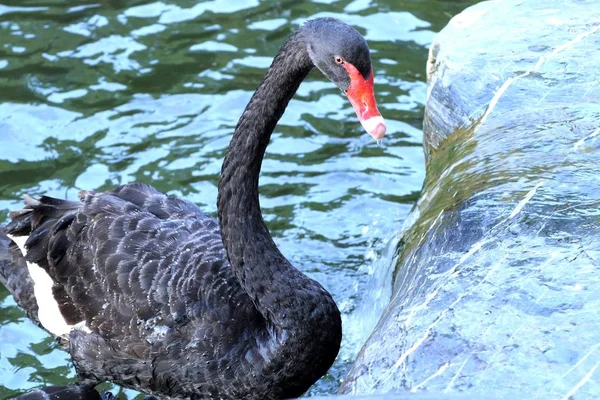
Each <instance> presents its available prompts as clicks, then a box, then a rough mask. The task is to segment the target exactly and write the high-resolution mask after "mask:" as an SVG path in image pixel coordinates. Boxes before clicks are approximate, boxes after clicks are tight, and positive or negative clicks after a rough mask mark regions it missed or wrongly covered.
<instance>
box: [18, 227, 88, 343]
mask: <svg viewBox="0 0 600 400" xmlns="http://www.w3.org/2000/svg"><path fill="white" fill-rule="evenodd" d="M7 236H8V237H9V239H10V240H12V241H13V242H15V244H16V245H17V246H19V249H20V250H21V253H23V257H25V256H26V255H27V249H26V248H25V242H26V241H27V238H28V237H29V236H12V235H7ZM27 270H28V271H29V276H31V279H32V280H33V294H34V296H35V301H36V302H37V305H38V308H39V310H38V318H39V320H40V323H41V324H42V326H43V327H44V328H45V329H46V330H47V331H48V332H50V333H52V334H53V335H55V336H62V337H66V338H68V335H69V332H70V331H71V329H73V328H74V327H77V328H78V329H82V328H84V327H85V329H82V330H84V331H85V330H86V329H87V327H86V326H85V321H82V322H79V323H78V324H75V325H69V324H68V323H67V321H65V318H64V317H63V315H62V313H61V312H60V309H59V308H58V303H57V302H56V299H55V298H54V294H53V293H52V286H53V284H54V283H53V282H52V278H50V276H49V275H48V274H47V273H46V271H44V269H43V268H41V267H40V266H39V265H37V264H35V263H31V262H29V261H27ZM87 331H88V332H89V329H87Z"/></svg>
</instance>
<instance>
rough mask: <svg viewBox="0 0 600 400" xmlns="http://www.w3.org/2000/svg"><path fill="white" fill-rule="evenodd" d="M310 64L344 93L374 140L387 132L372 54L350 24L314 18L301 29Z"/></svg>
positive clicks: (331, 19)
mask: <svg viewBox="0 0 600 400" xmlns="http://www.w3.org/2000/svg"><path fill="white" fill-rule="evenodd" d="M302 31H303V33H304V38H305V40H306V42H307V49H308V55H309V57H310V59H311V61H312V62H313V64H314V65H315V66H316V67H317V68H318V69H319V70H320V71H321V72H323V74H324V75H325V76H326V77H327V78H329V79H330V80H331V81H332V82H333V83H335V85H336V86H337V87H338V88H340V90H342V92H344V94H345V95H346V96H347V97H348V100H350V104H352V107H354V111H355V112H356V115H357V116H358V120H359V121H360V123H361V124H362V126H363V128H364V129H365V130H366V131H367V132H368V133H369V134H370V135H371V136H372V137H373V138H375V139H376V140H379V139H381V138H382V137H383V135H384V134H385V131H386V125H385V120H384V119H383V117H382V116H381V114H380V113H379V111H378V110H377V102H376V101H375V92H374V90H373V69H372V67H371V53H370V51H369V46H368V45H367V42H366V41H365V39H364V38H363V37H362V35H361V34H360V33H358V31H357V30H356V29H354V28H352V27H351V26H350V25H348V24H346V23H344V22H342V21H340V20H337V19H335V18H317V19H313V20H310V21H308V22H307V23H306V24H305V25H304V26H303V28H302Z"/></svg>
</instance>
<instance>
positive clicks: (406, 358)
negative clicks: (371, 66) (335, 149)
mask: <svg viewBox="0 0 600 400" xmlns="http://www.w3.org/2000/svg"><path fill="white" fill-rule="evenodd" d="M599 48H600V6H599V5H598V3H597V2H596V1H574V0H571V1H558V0H556V1H542V0H525V1H523V0H521V1H517V0H504V1H494V2H484V3H480V4H478V5H476V6H473V7H471V8H469V9H467V10H466V11H464V12H463V13H462V14H460V15H458V16H456V17H455V18H454V19H453V20H452V21H451V22H450V23H449V25H448V26H447V27H446V28H445V29H444V30H443V31H442V32H441V33H440V34H439V35H438V36H437V37H436V40H435V41H434V43H433V45H432V48H431V53H430V60H429V63H428V74H429V86H428V98H427V105H426V107H427V108H426V113H425V121H424V136H425V143H424V147H425V150H426V154H427V157H428V166H427V177H426V181H425V184H424V189H423V193H422V197H421V199H420V201H419V203H418V204H417V206H416V207H415V209H414V210H413V212H412V215H411V216H410V217H409V221H410V222H409V223H408V224H407V228H406V230H405V231H404V232H403V233H402V237H401V238H400V240H399V247H398V262H397V266H396V270H395V271H394V276H393V279H394V281H393V295H392V299H391V302H390V305H389V307H388V308H387V310H386V311H385V313H384V315H383V317H382V318H381V320H380V321H379V323H378V325H377V327H376V328H375V331H374V333H373V334H372V336H371V337H370V339H369V340H368V342H367V343H366V345H365V346H364V347H363V349H362V350H361V352H360V354H359V357H358V359H357V361H356V363H355V365H354V366H353V368H352V370H351V371H350V373H349V375H348V377H347V379H346V380H345V381H344V384H343V385H342V388H341V390H340V392H341V393H346V394H368V393H386V392H407V391H417V392H419V391H427V392H429V393H447V394H454V395H456V394H459V393H467V394H470V395H478V396H479V395H486V396H487V395H489V394H494V395H496V396H500V397H504V396H506V395H508V394H509V393H512V394H514V393H518V396H517V397H518V398H565V399H566V398H575V399H583V398H598V396H600V380H599V379H598V377H599V376H600V371H598V368H599V367H600V333H599V332H600V331H599V330H598V321H599V310H600V274H599V272H600V69H599V68H598V65H600V52H599V51H598V49H599ZM438 398H443V397H442V396H440V397H438Z"/></svg>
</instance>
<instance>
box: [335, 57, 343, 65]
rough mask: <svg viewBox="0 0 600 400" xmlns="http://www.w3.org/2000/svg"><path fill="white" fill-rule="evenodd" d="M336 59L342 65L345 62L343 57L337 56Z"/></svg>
mask: <svg viewBox="0 0 600 400" xmlns="http://www.w3.org/2000/svg"><path fill="white" fill-rule="evenodd" d="M334 59H335V63H336V64H340V65H342V64H344V59H343V58H342V57H340V56H335V57H334Z"/></svg>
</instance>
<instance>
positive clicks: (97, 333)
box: [0, 18, 386, 399]
mask: <svg viewBox="0 0 600 400" xmlns="http://www.w3.org/2000/svg"><path fill="white" fill-rule="evenodd" d="M314 66H316V67H317V68H318V69H319V70H321V71H322V72H323V73H324V74H325V75H326V76H327V77H328V78H329V79H330V80H332V81H333V82H334V83H335V84H336V85H337V87H338V88H340V89H341V90H342V91H343V92H344V93H345V94H346V95H347V97H348V98H349V100H350V102H351V103H352V106H353V107H354V109H355V111H356V113H357V115H358V118H359V120H360V122H361V123H362V125H363V127H364V128H365V129H366V130H367V132H368V133H370V134H371V136H373V137H374V138H376V139H380V138H381V137H382V136H383V135H384V133H385V130H386V127H385V122H384V120H383V118H382V117H381V115H380V114H379V112H378V110H377V105H376V102H375V97H374V93H373V72H372V70H371V56H370V53H369V48H368V46H367V43H366V42H365V40H364V38H363V37H362V36H361V35H360V34H359V33H358V32H357V31H356V30H354V29H353V28H351V27H350V26H348V25H346V24H345V23H343V22H341V21H339V20H336V19H332V18H319V19H314V20H311V21H308V22H307V23H306V24H305V25H304V26H303V27H301V28H300V29H299V30H298V31H297V32H296V33H294V34H293V35H292V36H291V37H290V38H289V39H288V40H287V41H286V43H285V44H284V45H283V46H282V47H281V49H280V50H279V52H278V54H277V56H276V57H275V59H274V61H273V63H272V65H271V67H270V68H269V70H268V72H267V74H266V76H265V78H264V80H263V81H262V83H261V84H260V85H259V87H258V89H257V90H256V92H255V93H254V95H253V96H252V99H251V100H250V102H249V103H248V105H247V107H246V109H245V111H244V112H243V114H242V116H241V117H240V120H239V122H238V124H237V126H236V128H235V132H234V134H233V138H232V140H231V143H230V145H229V149H228V151H227V155H226V156H225V160H224V162H223V167H222V170H221V180H220V184H219V189H218V193H219V194H218V202H217V203H218V217H219V221H217V220H216V219H214V218H211V217H209V216H207V215H205V214H203V213H202V212H201V211H200V210H199V209H198V207H197V206H195V205H194V204H192V203H190V202H187V201H184V200H180V199H177V198H174V197H172V196H166V195H164V194H162V193H160V192H158V191H157V190H155V189H154V188H152V187H151V186H148V185H145V184H139V183H132V184H127V185H123V186H120V187H118V188H116V189H114V190H111V191H108V192H104V193H99V192H91V191H90V192H85V191H84V192H81V193H80V201H78V202H74V201H66V200H59V199H55V198H51V197H47V196H43V197H41V198H40V199H39V200H34V199H31V198H27V199H26V205H25V207H24V209H23V210H20V211H15V212H13V213H11V219H12V220H11V222H10V223H9V224H8V225H7V226H6V227H5V232H6V234H7V235H8V237H9V238H10V239H11V240H12V242H13V244H11V246H10V247H9V246H6V245H5V246H4V247H3V249H4V250H3V251H4V252H9V254H10V257H12V258H11V261H10V263H4V264H3V265H2V268H0V275H1V277H0V278H1V279H2V281H3V282H4V283H5V285H6V286H7V287H8V288H9V290H11V292H12V293H13V295H14V296H15V299H16V300H17V302H18V303H19V305H21V306H22V307H24V308H25V309H26V312H27V313H28V315H30V316H31V317H32V318H34V320H36V321H37V322H38V323H39V324H40V325H41V326H42V327H43V328H45V329H46V330H47V331H49V332H50V333H51V334H53V335H54V336H55V337H57V338H59V339H60V340H61V341H62V343H63V344H64V345H65V347H66V348H67V350H68V351H69V353H70V354H71V358H72V360H73V364H74V365H75V369H76V371H77V373H78V376H79V379H80V381H81V383H82V384H87V385H89V384H93V383H98V382H102V381H106V380H109V381H112V382H115V383H118V384H121V385H123V386H126V387H130V388H134V389H137V390H140V391H143V392H149V393H154V394H157V395H161V396H166V397H184V398H193V399H199V398H215V399H216V398H237V399H280V398H290V397H296V396H299V395H301V394H302V393H304V392H305V391H306V390H307V389H308V388H309V387H310V386H311V385H312V384H313V383H314V382H315V381H317V380H318V379H319V378H320V377H321V376H323V375H324V374H325V373H326V372H327V370H328V369H329V367H330V366H331V365H332V363H333V361H334V359H335V358H336V356H337V354H338V351H339V346H340V341H341V337H342V326H341V325H342V324H341V319H340V312H339V310H338V308H337V306H336V304H335V302H334V300H333V299H332V297H331V295H330V294H329V293H328V292H327V291H325V289H323V287H322V286H321V285H320V284H319V283H317V282H315V281H314V280H312V279H309V278H308V277H307V276H305V275H303V274H302V273H301V272H299V271H298V270H297V269H295V268H294V267H293V266H292V265H291V264H290V262H289V261H288V260H287V259H286V258H285V257H284V256H283V255H282V254H281V253H280V251H279V250H278V248H277V246H276V245H275V243H274V242H273V239H272V238H271V235H270V234H269V231H268V229H267V227H266V226H265V223H264V222H263V219H262V215H261V210H260V204H259V195H258V179H259V173H260V169H261V163H262V160H263V156H264V153H265V149H266V147H267V144H268V143H269V139H270V136H271V133H272V132H273V129H274V127H275V125H276V123H277V121H278V120H279V118H280V117H281V115H282V114H283V112H284V110H285V108H286V106H287V104H288V102H289V100H290V99H291V97H292V96H293V95H294V93H295V92H296V90H297V88H298V86H299V85H300V83H301V82H302V80H303V79H304V78H305V77H306V75H307V74H308V73H309V71H310V70H311V69H312V68H313V67H314ZM4 241H5V243H6V239H4ZM7 249H8V250H7Z"/></svg>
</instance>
